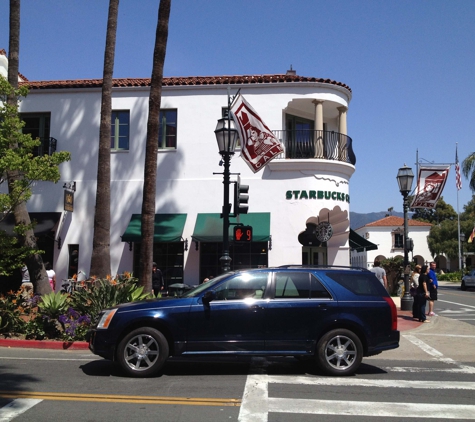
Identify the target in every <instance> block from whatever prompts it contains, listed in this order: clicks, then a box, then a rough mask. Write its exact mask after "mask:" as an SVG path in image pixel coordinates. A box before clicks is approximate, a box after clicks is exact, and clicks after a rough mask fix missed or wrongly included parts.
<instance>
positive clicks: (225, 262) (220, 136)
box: [214, 96, 238, 272]
mask: <svg viewBox="0 0 475 422" xmlns="http://www.w3.org/2000/svg"><path fill="white" fill-rule="evenodd" d="M230 106H231V103H230V97H229V96H228V110H227V116H226V117H223V118H222V119H219V120H218V124H217V125H216V130H215V131H214V133H215V135H216V141H217V142H218V150H219V153H220V154H221V157H222V158H223V160H222V164H223V166H224V171H223V173H219V174H222V175H223V185H224V197H223V212H222V215H221V217H222V219H223V256H222V257H221V258H220V259H219V261H220V262H221V267H222V268H223V272H226V271H229V270H230V269H231V257H230V256H229V211H230V210H231V204H230V203H229V184H230V182H229V179H230V172H229V167H230V164H231V157H232V156H233V155H234V150H235V149H236V143H237V139H238V132H237V130H236V128H235V127H234V121H233V120H232V119H231V115H230V112H229V109H230Z"/></svg>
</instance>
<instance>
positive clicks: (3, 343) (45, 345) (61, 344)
mask: <svg viewBox="0 0 475 422" xmlns="http://www.w3.org/2000/svg"><path fill="white" fill-rule="evenodd" d="M0 347H21V348H27V349H52V350H89V343H87V342H86V341H54V340H17V339H0Z"/></svg>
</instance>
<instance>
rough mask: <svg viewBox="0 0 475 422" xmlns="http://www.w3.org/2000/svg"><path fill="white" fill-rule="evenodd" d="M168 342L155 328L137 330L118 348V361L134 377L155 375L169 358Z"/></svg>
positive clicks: (126, 337) (124, 339) (128, 335)
mask: <svg viewBox="0 0 475 422" xmlns="http://www.w3.org/2000/svg"><path fill="white" fill-rule="evenodd" d="M168 352H169V349H168V342H167V340H166V338H165V336H164V335H163V334H162V333H161V332H160V331H158V330H156V329H155V328H151V327H142V328H137V329H136V330H134V331H131V332H130V333H129V334H127V335H126V336H125V337H124V338H123V339H122V341H121V342H120V343H119V347H118V348H117V360H118V362H119V364H120V366H121V367H122V369H123V370H124V371H125V372H126V373H127V374H128V375H131V376H133V377H148V376H151V375H155V374H156V373H157V372H158V371H160V369H161V368H162V367H163V365H164V363H165V361H166V359H167V358H168Z"/></svg>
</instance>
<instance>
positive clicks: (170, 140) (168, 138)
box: [158, 109, 177, 149]
mask: <svg viewBox="0 0 475 422" xmlns="http://www.w3.org/2000/svg"><path fill="white" fill-rule="evenodd" d="M176 122H177V110H176V109H169V110H167V109H165V110H160V115H159V120H158V149H176V128H177V123H176Z"/></svg>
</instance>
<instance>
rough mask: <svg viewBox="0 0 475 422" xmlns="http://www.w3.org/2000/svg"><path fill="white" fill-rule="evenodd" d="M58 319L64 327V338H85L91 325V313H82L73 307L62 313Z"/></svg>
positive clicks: (69, 339)
mask: <svg viewBox="0 0 475 422" xmlns="http://www.w3.org/2000/svg"><path fill="white" fill-rule="evenodd" d="M58 321H59V322H60V324H61V325H62V327H63V333H62V334H63V335H62V337H63V340H68V341H71V340H84V339H85V338H86V334H87V331H88V330H89V328H90V326H91V318H90V317H89V315H81V314H80V313H79V312H77V311H75V310H74V309H73V308H69V309H68V311H67V312H66V314H63V315H60V316H59V318H58Z"/></svg>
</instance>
